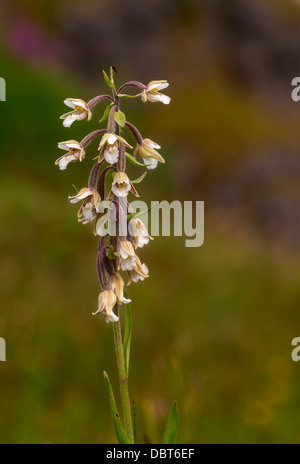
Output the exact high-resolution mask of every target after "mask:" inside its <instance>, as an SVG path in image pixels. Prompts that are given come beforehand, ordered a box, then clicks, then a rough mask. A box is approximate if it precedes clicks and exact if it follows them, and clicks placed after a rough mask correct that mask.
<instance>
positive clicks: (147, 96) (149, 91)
mask: <svg viewBox="0 0 300 464" xmlns="http://www.w3.org/2000/svg"><path fill="white" fill-rule="evenodd" d="M168 86H169V83H168V82H167V81H164V80H162V81H151V82H149V84H148V85H147V87H146V88H145V90H143V92H142V94H141V97H142V101H143V102H146V101H147V100H148V101H150V102H157V101H160V102H161V103H164V104H165V105H168V104H169V103H170V101H171V98H170V97H168V96H167V95H164V94H163V93H160V92H159V90H163V89H166V88H167V87H168Z"/></svg>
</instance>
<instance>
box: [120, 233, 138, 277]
mask: <svg viewBox="0 0 300 464" xmlns="http://www.w3.org/2000/svg"><path fill="white" fill-rule="evenodd" d="M118 255H119V266H120V268H121V269H122V271H131V270H132V269H134V267H135V265H136V257H137V256H136V254H135V251H134V249H133V246H132V243H131V242H129V241H128V240H124V239H123V240H120V247H119V253H118Z"/></svg>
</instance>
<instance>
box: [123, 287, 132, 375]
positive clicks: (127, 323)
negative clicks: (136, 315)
mask: <svg viewBox="0 0 300 464" xmlns="http://www.w3.org/2000/svg"><path fill="white" fill-rule="evenodd" d="M124 295H125V298H127V293H126V292H124ZM130 347H131V308H130V304H129V303H127V304H126V316H125V332H124V346H123V357H124V366H125V375H126V377H128V372H129V360H130Z"/></svg>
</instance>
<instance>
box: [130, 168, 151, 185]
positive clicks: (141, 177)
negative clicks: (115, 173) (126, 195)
mask: <svg viewBox="0 0 300 464" xmlns="http://www.w3.org/2000/svg"><path fill="white" fill-rule="evenodd" d="M146 175H147V171H146V172H144V174H142V175H141V176H140V177H138V178H137V179H135V180H132V181H131V183H132V184H139V183H140V182H142V180H144V179H145V177H146Z"/></svg>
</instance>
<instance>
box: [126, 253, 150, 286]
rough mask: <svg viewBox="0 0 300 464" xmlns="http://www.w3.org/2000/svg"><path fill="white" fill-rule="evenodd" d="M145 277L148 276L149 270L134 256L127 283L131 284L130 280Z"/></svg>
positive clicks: (136, 280) (135, 280) (133, 280)
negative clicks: (134, 260)
mask: <svg viewBox="0 0 300 464" xmlns="http://www.w3.org/2000/svg"><path fill="white" fill-rule="evenodd" d="M147 277H149V270H148V268H147V266H146V264H142V263H141V261H140V259H139V258H138V257H136V263H135V267H134V268H133V269H132V270H131V271H129V282H128V284H127V285H129V284H131V282H138V281H139V280H145V279H146V278H147Z"/></svg>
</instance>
